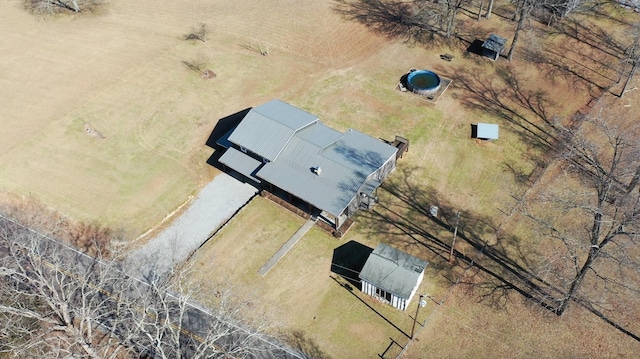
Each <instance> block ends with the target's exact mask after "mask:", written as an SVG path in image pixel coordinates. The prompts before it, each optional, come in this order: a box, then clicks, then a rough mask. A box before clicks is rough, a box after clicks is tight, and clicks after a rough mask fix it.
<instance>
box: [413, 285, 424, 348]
mask: <svg viewBox="0 0 640 359" xmlns="http://www.w3.org/2000/svg"><path fill="white" fill-rule="evenodd" d="M424 297H426V295H424V294H420V300H419V301H418V306H417V307H416V316H415V317H413V326H412V327H411V340H413V333H414V332H415V330H416V322H417V321H418V312H419V311H420V308H422V307H424V306H426V305H427V302H426V301H425V300H423V299H422V298H424Z"/></svg>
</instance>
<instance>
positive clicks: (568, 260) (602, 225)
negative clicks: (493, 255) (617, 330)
mask: <svg viewBox="0 0 640 359" xmlns="http://www.w3.org/2000/svg"><path fill="white" fill-rule="evenodd" d="M637 130H638V128H634V129H628V128H626V129H623V128H622V127H617V126H616V125H614V124H612V121H611V120H607V119H606V118H604V117H603V116H602V115H599V116H596V117H595V118H588V119H586V120H585V122H584V123H583V125H582V127H581V129H580V130H578V131H571V130H567V129H563V130H562V132H563V136H562V141H563V144H564V149H563V150H562V160H563V167H562V172H561V175H560V176H558V177H557V178H556V181H555V182H554V183H552V185H551V186H550V188H549V189H547V190H546V191H545V193H542V194H540V195H539V196H538V198H537V199H538V201H537V202H534V203H533V204H532V203H529V205H528V206H526V208H525V209H524V213H525V214H526V215H527V216H528V217H529V218H531V219H533V220H534V221H535V223H537V224H539V225H540V226H541V229H542V230H541V232H540V233H542V234H543V236H542V239H541V241H542V240H544V238H547V239H550V241H549V243H548V244H547V245H545V247H546V248H547V255H546V257H545V258H544V260H543V261H542V262H541V265H540V266H539V267H538V272H539V273H538V274H540V275H541V276H545V277H546V279H547V280H548V282H549V283H555V284H556V285H557V286H558V287H560V288H561V289H562V293H563V294H561V295H560V296H559V297H557V298H554V299H555V301H556V303H557V307H556V312H557V313H558V314H559V315H562V313H564V312H565V311H566V309H567V307H568V306H569V304H570V303H571V302H578V303H580V304H582V305H584V306H586V307H588V308H590V309H592V310H593V311H594V313H597V314H598V313H599V315H602V313H603V312H604V311H605V309H606V308H612V305H613V304H612V303H613V302H614V301H615V302H618V301H620V300H624V299H623V297H629V296H631V297H636V296H637V294H638V293H639V292H640V261H639V260H638V258H639V256H638V255H639V254H640V247H638V239H639V237H638V236H639V235H640V192H639V191H638V187H637V186H638V180H637V176H638V173H640V143H638V141H637V138H636V136H637ZM543 273H544V274H543ZM614 315H615V313H614Z"/></svg>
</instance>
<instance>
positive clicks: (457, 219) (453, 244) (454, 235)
mask: <svg viewBox="0 0 640 359" xmlns="http://www.w3.org/2000/svg"><path fill="white" fill-rule="evenodd" d="M459 220H460V211H458V214H457V215H456V228H455V229H454V231H453V240H452V241H451V251H450V252H449V263H451V261H452V260H453V249H454V248H455V246H456V236H457V235H458V221H459Z"/></svg>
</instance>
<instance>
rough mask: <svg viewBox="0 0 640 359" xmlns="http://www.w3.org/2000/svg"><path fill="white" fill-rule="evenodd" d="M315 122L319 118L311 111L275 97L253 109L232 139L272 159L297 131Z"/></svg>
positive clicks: (231, 140)
mask: <svg viewBox="0 0 640 359" xmlns="http://www.w3.org/2000/svg"><path fill="white" fill-rule="evenodd" d="M316 121H318V118H317V117H316V116H314V115H312V114H310V113H308V112H305V111H303V110H301V109H299V108H297V107H294V106H291V105H289V104H287V103H285V102H282V101H280V100H273V101H269V102H267V103H265V104H263V105H260V106H257V107H254V108H252V109H251V110H250V111H249V113H247V115H246V116H245V117H244V119H242V121H241V122H240V124H238V127H236V129H235V130H234V131H233V133H232V134H231V136H229V141H230V142H233V143H235V144H236V145H238V146H241V147H245V148H250V149H251V151H252V152H254V153H256V154H258V155H260V156H262V157H264V158H266V159H268V160H269V161H273V160H275V159H276V157H278V155H279V154H280V152H281V151H282V149H283V148H284V147H285V146H286V145H287V143H288V142H289V140H290V139H291V137H292V136H293V134H294V133H296V131H298V130H300V129H302V128H304V127H305V126H308V125H310V124H312V123H314V122H316Z"/></svg>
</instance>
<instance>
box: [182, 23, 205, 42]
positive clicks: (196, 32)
mask: <svg viewBox="0 0 640 359" xmlns="http://www.w3.org/2000/svg"><path fill="white" fill-rule="evenodd" d="M208 34H209V29H208V28H207V24H205V23H200V24H199V25H198V26H197V27H194V28H192V29H191V31H190V32H189V33H187V34H185V35H184V36H183V38H184V39H185V40H190V41H194V42H195V41H202V42H207V35H208Z"/></svg>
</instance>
